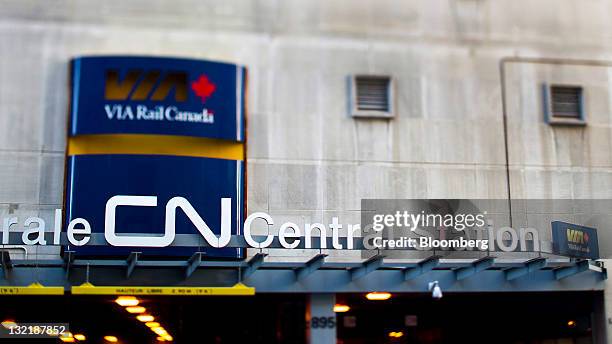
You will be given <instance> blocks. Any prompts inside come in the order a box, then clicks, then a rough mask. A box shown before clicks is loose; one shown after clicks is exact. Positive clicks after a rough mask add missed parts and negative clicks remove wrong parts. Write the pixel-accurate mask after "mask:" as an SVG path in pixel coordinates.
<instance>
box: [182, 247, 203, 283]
mask: <svg viewBox="0 0 612 344" xmlns="http://www.w3.org/2000/svg"><path fill="white" fill-rule="evenodd" d="M202 255H204V253H203V252H195V253H194V254H193V255H192V256H191V257H190V258H189V260H188V261H187V269H185V278H189V276H191V275H192V274H193V273H194V272H195V271H196V270H197V268H198V267H199V266H200V264H201V263H202Z"/></svg>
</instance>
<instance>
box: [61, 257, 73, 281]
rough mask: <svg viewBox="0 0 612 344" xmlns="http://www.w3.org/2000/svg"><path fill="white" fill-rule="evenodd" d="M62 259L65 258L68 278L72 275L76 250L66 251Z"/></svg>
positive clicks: (64, 266)
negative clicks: (71, 269) (71, 270)
mask: <svg viewBox="0 0 612 344" xmlns="http://www.w3.org/2000/svg"><path fill="white" fill-rule="evenodd" d="M62 259H63V260H64V264H63V268H64V270H66V278H68V276H70V268H71V267H72V263H73V262H74V251H64V256H63V257H62Z"/></svg>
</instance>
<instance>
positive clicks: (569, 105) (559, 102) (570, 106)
mask: <svg viewBox="0 0 612 344" xmlns="http://www.w3.org/2000/svg"><path fill="white" fill-rule="evenodd" d="M550 94H551V98H552V99H551V100H552V101H551V105H552V115H553V117H559V118H575V119H580V118H582V115H581V112H582V104H581V102H582V87H575V86H551V87H550Z"/></svg>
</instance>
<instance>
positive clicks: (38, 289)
mask: <svg viewBox="0 0 612 344" xmlns="http://www.w3.org/2000/svg"><path fill="white" fill-rule="evenodd" d="M0 295H64V287H45V286H43V285H42V284H40V283H32V284H30V285H29V286H27V287H10V286H0Z"/></svg>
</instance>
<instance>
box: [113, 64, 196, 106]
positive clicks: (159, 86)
mask: <svg viewBox="0 0 612 344" xmlns="http://www.w3.org/2000/svg"><path fill="white" fill-rule="evenodd" d="M172 90H174V100H175V101H177V102H184V101H186V100H187V92H188V80H187V74H186V73H183V72H169V73H165V74H163V75H162V73H161V72H160V71H156V70H153V71H148V72H144V71H142V70H128V72H127V74H126V75H125V77H123V79H121V77H120V73H119V70H115V69H111V70H107V71H106V80H105V89H104V98H106V100H128V99H129V100H152V101H162V100H165V99H166V98H167V97H168V95H169V94H170V91H172Z"/></svg>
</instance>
